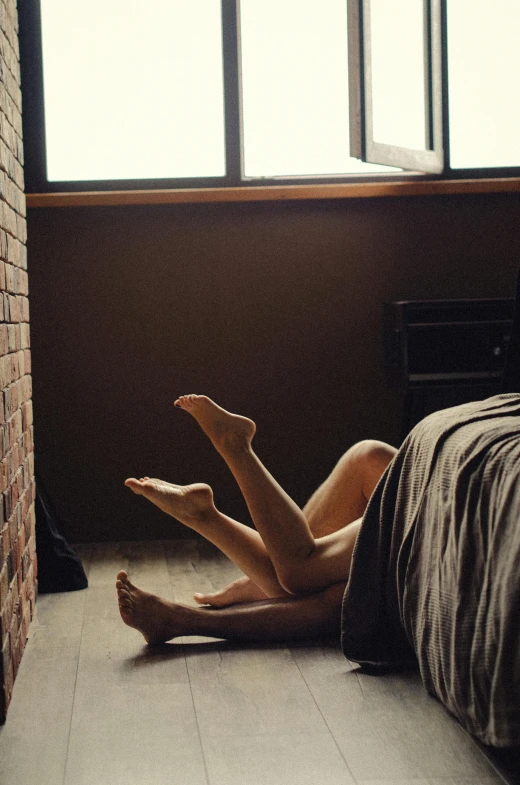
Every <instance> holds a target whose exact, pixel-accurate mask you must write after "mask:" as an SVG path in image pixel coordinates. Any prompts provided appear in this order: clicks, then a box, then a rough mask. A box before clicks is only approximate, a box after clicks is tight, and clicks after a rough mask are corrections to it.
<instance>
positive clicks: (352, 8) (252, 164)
mask: <svg viewBox="0 0 520 785" xmlns="http://www.w3.org/2000/svg"><path fill="white" fill-rule="evenodd" d="M19 14H20V47H21V65H22V94H23V101H24V106H23V112H24V137H25V148H26V183H27V190H28V192H31V191H32V192H38V191H40V192H41V191H63V190H119V189H125V188H126V189H136V188H189V187H198V188H200V187H215V186H216V187H223V186H243V185H251V186H254V185H260V184H262V185H265V184H266V183H288V182H290V183H311V182H312V183H317V182H338V181H343V180H347V179H349V178H358V179H360V178H361V179H362V178H375V179H381V178H389V177H392V176H395V173H396V172H398V174H399V177H400V178H401V179H402V178H403V177H404V176H408V177H424V176H425V175H424V172H430V173H434V175H435V176H450V177H454V176H460V177H463V176H468V173H469V176H471V177H482V176H488V175H489V173H490V171H491V170H492V171H493V173H499V174H500V175H512V174H518V173H520V151H519V149H518V145H517V139H518V138H519V131H520V128H519V125H520V119H519V110H518V107H517V101H516V97H515V96H516V82H517V79H518V74H519V72H520V47H518V46H517V41H518V40H519V35H520V6H519V4H518V2H517V0H494V2H493V4H490V3H489V2H488V0H394V1H393V2H391V3H389V2H388V0H320V2H319V3H316V2H315V0H262V2H261V3H259V2H258V0H189V2H188V0H146V1H145V0H88V1H87V0H25V1H24V0H21V2H20V5H19ZM468 66H470V67H468ZM349 92H350V112H349ZM349 135H350V143H349ZM361 158H363V159H364V161H362V160H360V159H361ZM403 169H405V170H412V172H414V173H413V174H406V175H405V174H404V173H403V171H402V170H403ZM421 173H422V174H421ZM442 173H444V175H443V174H442Z"/></svg>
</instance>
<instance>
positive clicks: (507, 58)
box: [448, 0, 520, 169]
mask: <svg viewBox="0 0 520 785" xmlns="http://www.w3.org/2000/svg"><path fill="white" fill-rule="evenodd" d="M448 76H449V113H450V114H449V117H450V163H451V166H452V167H453V168H454V169H457V168H471V167H499V166H520V96H519V87H518V84H519V80H520V3H519V0H493V2H490V1H489V0H448Z"/></svg>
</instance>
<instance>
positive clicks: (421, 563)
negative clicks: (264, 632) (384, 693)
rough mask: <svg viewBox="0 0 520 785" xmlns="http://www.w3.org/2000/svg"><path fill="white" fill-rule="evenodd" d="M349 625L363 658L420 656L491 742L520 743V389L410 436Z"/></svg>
mask: <svg viewBox="0 0 520 785" xmlns="http://www.w3.org/2000/svg"><path fill="white" fill-rule="evenodd" d="M341 637H342V648H343V652H344V654H345V655H346V656H347V657H348V658H349V659H350V660H353V661H355V662H359V663H361V664H363V665H368V666H378V667H386V668H388V667H390V668H395V667H403V666H409V665H413V664H418V667H419V669H420V672H421V676H422V679H423V682H424V684H425V687H426V688H427V690H428V691H430V692H431V693H432V694H434V695H435V696H436V697H438V698H439V699H440V700H441V701H442V702H443V703H444V705H445V706H446V708H447V709H448V710H449V711H450V712H451V713H452V714H454V715H455V717H457V719H458V720H459V721H460V722H461V724H462V725H463V726H464V727H465V728H466V729H467V730H468V731H469V732H470V733H472V734H473V735H474V736H476V737H477V738H478V739H480V741H482V742H483V743H484V744H487V745H491V746H496V747H508V746H515V745H520V395H518V394H509V395H497V396H494V397H493V398H489V399H487V400H485V401H478V402H474V403H470V404H463V405H462V406H457V407H453V408H451V409H445V410H443V411H441V412H436V413H434V414H432V415H430V416H429V417H427V418H426V419H424V420H423V421H422V422H420V423H419V424H418V425H417V426H416V427H415V428H414V430H413V431H412V432H411V433H410V434H409V436H408V437H407V438H406V440H405V441H404V443H403V445H402V447H401V448H400V450H399V452H398V453H397V455H396V457H395V458H394V460H393V461H392V463H391V464H390V466H389V467H388V469H387V470H386V472H385V474H384V475H383V477H382V478H381V481H380V482H379V484H378V486H377V488H376V489H375V491H374V493H373V495H372V498H371V499H370V502H369V505H368V507H367V510H366V512H365V515H364V518H363V524H362V527H361V530H360V533H359V535H358V539H357V542H356V547H355V551H354V557H353V561H352V569H351V574H350V578H349V582H348V585H347V588H346V590H345V595H344V598H343V607H342V636H341Z"/></svg>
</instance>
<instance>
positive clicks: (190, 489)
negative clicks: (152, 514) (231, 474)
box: [125, 477, 287, 597]
mask: <svg viewBox="0 0 520 785" xmlns="http://www.w3.org/2000/svg"><path fill="white" fill-rule="evenodd" d="M125 485H127V486H128V487H129V488H130V489H131V490H132V491H133V492H134V493H136V494H138V495H140V496H145V497H146V498H147V499H148V500H149V501H151V502H153V504H155V505H157V507H159V508H160V509H161V510H163V512H166V513H167V514H168V515H172V516H173V517H174V518H176V519H177V520H178V521H180V522H181V523H183V524H185V526H188V527H189V528H190V529H193V530H194V531H196V532H198V533H199V534H202V535H203V536H204V537H205V538H206V539H207V540H209V541H210V542H212V543H213V544H214V545H216V546H217V548H219V549H220V550H221V551H222V552H223V553H225V554H226V556H228V557H229V558H230V559H231V560H232V561H233V562H234V563H235V564H236V565H237V567H239V568H240V569H241V570H242V572H244V573H245V574H246V575H248V576H249V577H250V578H251V579H252V581H253V582H254V583H255V584H256V585H257V586H258V587H259V588H260V589H261V590H262V592H264V594H265V595H267V596H268V597H284V596H286V595H287V592H286V591H285V590H284V589H283V588H282V586H281V585H280V582H279V580H278V578H277V575H276V572H275V569H274V567H273V564H272V562H271V559H270V558H269V555H268V553H267V550H266V548H265V545H264V543H263V542H262V538H261V537H260V535H259V534H258V532H256V531H254V529H251V528H250V527H249V526H244V524H242V523H239V522H238V521H235V520H233V519H232V518H229V517H228V516H227V515H223V514H222V513H221V512H219V511H218V510H217V508H216V507H215V505H214V503H213V492H212V490H211V488H210V487H209V485H205V484H203V483H196V484H194V485H173V484H172V483H168V482H163V481H162V480H157V479H153V478H152V479H150V478H148V477H146V478H143V479H141V480H137V479H135V478H133V477H131V478H129V479H128V480H126V482H125Z"/></svg>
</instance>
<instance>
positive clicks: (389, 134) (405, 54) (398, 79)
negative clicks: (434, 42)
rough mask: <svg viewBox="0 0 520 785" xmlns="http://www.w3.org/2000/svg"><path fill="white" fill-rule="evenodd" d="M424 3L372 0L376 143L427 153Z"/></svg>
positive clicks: (373, 105) (372, 56)
mask: <svg viewBox="0 0 520 785" xmlns="http://www.w3.org/2000/svg"><path fill="white" fill-rule="evenodd" d="M424 30H425V20H424V3H423V2H420V0H399V3H398V5H397V6H396V4H395V3H394V2H389V0H371V3H370V31H371V53H370V56H371V66H372V112H373V138H374V141H375V142H382V143H384V144H389V145H396V146H398V147H410V148H412V149H414V150H426V149H428V148H427V146H426V145H427V124H426V123H427V115H426V94H425V90H426V73H425V56H424V51H425V47H424Z"/></svg>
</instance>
